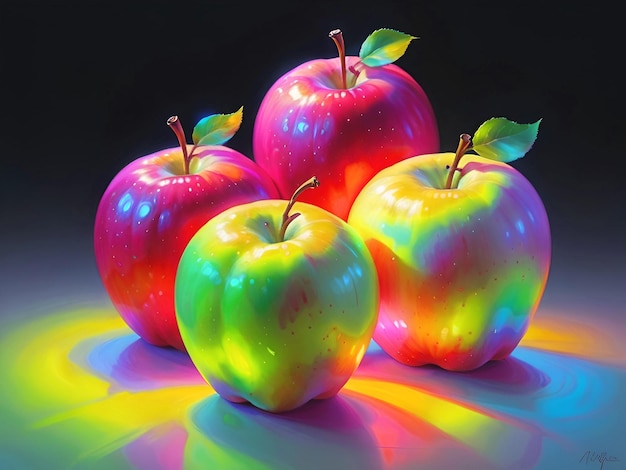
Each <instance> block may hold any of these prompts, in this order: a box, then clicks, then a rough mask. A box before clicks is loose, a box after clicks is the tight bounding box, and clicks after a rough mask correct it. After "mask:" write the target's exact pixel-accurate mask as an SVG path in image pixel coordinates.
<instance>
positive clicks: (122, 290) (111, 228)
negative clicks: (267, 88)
mask: <svg viewBox="0 0 626 470" xmlns="http://www.w3.org/2000/svg"><path fill="white" fill-rule="evenodd" d="M242 113H243V108H240V109H239V110H238V111H237V112H235V113H232V114H227V115H212V116H209V117H207V118H204V119H202V120H201V121H200V122H198V124H197V125H196V127H195V128H194V131H193V141H194V145H193V146H189V145H187V143H186V141H185V135H184V132H183V130H182V126H181V124H180V121H179V120H178V118H177V117H175V116H174V117H172V118H170V119H169V120H168V125H170V127H171V128H172V129H173V130H174V132H175V133H176V135H177V137H178V140H179V143H180V147H178V148H168V149H164V150H160V151H158V152H155V153H153V154H150V155H147V156H144V157H141V158H139V159H137V160H135V161H133V162H131V163H130V164H128V165H127V166H126V167H125V168H123V169H122V170H121V171H120V172H119V173H118V174H117V175H116V176H115V177H114V178H113V180H112V181H111V183H110V184H109V186H108V187H107V189H106V191H105V192H104V195H103V196H102V199H101V200H100V204H99V206H98V210H97V213H96V220H95V228H94V248H95V257H96V264H97V268H98V271H99V273H100V276H101V278H102V282H103V284H104V287H105V288H106V291H107V293H108V295H109V296H110V298H111V301H112V303H113V305H114V306H115V308H116V309H117V310H118V312H119V314H120V315H121V317H122V318H123V319H124V321H126V323H127V324H128V325H129V326H130V328H131V329H132V330H134V331H135V332H136V333H137V334H138V335H139V336H140V337H142V338H143V339H144V340H146V341H147V342H148V343H151V344H154V345H157V346H172V347H174V348H176V349H180V350H185V346H184V344H183V341H182V339H181V336H180V332H179V330H178V326H177V323H176V317H175V312H174V281H175V277H176V269H177V267H178V261H179V259H180V256H181V255H182V252H183V250H184V248H185V246H186V245H187V243H188V242H189V240H190V239H191V237H192V236H193V235H194V234H195V233H196V231H197V230H198V229H199V228H200V227H202V226H203V225H204V224H205V223H206V222H207V221H208V220H209V219H211V218H212V217H213V216H215V215H217V214H218V213H220V212H222V211H224V210H225V209H228V208H230V207H232V206H235V205H238V204H243V203H246V202H252V201H256V200H260V199H266V198H276V197H278V191H277V189H276V186H275V185H274V182H273V181H272V179H271V178H270V176H269V175H268V174H267V173H266V172H265V171H264V170H263V169H262V168H260V167H259V166H258V165H257V164H256V163H255V162H253V161H252V160H251V159H250V158H248V157H247V156H245V155H243V154H241V153H240V152H238V151H236V150H234V149H232V148H228V147H225V146H223V145H221V144H223V143H224V142H226V141H227V140H228V139H230V138H231V137H232V135H233V134H234V133H235V132H236V131H237V130H238V129H239V126H240V124H241V119H242Z"/></svg>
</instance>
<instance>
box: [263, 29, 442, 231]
mask: <svg viewBox="0 0 626 470" xmlns="http://www.w3.org/2000/svg"><path fill="white" fill-rule="evenodd" d="M330 37H331V38H332V39H333V41H334V42H335V44H336V45H337V49H338V51H339V57H338V58H332V59H316V60H310V61H307V62H305V63H302V64H301V65H299V66H297V67H295V68H294V69H292V70H290V71H289V72H287V73H285V74H284V75H283V76H282V77H280V78H279V79H278V80H277V81H276V82H275V83H274V84H273V85H272V86H271V87H270V89H269V90H268V91H267V93H266V95H265V97H264V98H263V101H262V103H261V105H260V108H259V110H258V113H257V116H256V119H255V122H254V131H253V154H254V159H255V161H256V162H257V163H258V164H259V165H260V166H261V167H263V168H264V169H265V170H267V172H268V173H269V174H270V175H271V176H272V178H273V179H274V181H275V182H276V184H277V186H278V189H279V191H280V193H281V195H282V197H283V198H289V197H290V195H291V194H292V193H293V192H294V190H295V189H296V187H297V186H298V184H299V183H300V182H301V181H304V180H305V179H306V178H308V177H309V176H310V175H312V174H315V175H317V176H318V177H320V178H321V179H323V181H324V185H323V186H322V187H320V188H319V189H318V190H316V191H310V192H309V193H307V194H304V195H303V199H302V201H303V202H309V203H312V204H315V205H317V206H319V207H322V208H324V209H326V210H328V211H330V212H332V213H333V214H335V215H337V216H338V217H340V218H342V219H344V220H345V219H347V217H348V212H349V210H350V206H351V205H352V202H353V201H354V199H355V198H356V196H357V194H358V192H359V191H360V190H361V189H362V188H363V186H365V184H366V183H367V181H368V180H369V179H370V178H372V177H373V176H374V175H375V174H376V173H377V172H378V171H380V170H381V169H383V168H385V167H387V166H390V165H391V164H393V163H396V162H398V161H400V160H402V159H404V158H408V157H411V156H413V155H418V154H422V153H430V152H437V151H439V134H438V129H437V122H436V119H435V114H434V112H433V109H432V107H431V104H430V101H429V99H428V97H427V95H426V93H425V92H424V90H423V89H422V87H421V86H420V85H419V84H418V83H417V82H416V81H415V80H414V79H413V78H412V77H411V76H410V75H409V74H408V73H407V72H406V71H404V70H403V69H401V68H400V67H398V66H397V65H395V64H393V62H394V61H396V60H397V59H398V58H400V57H401V56H402V55H403V54H404V53H405V51H406V49H407V47H408V45H409V43H410V42H411V41H412V40H413V39H415V37H414V36H410V35H408V34H405V33H401V32H398V31H395V30H392V29H379V30H376V31H374V32H373V33H372V34H371V35H370V36H368V38H367V39H366V40H365V42H364V43H363V44H362V46H361V49H360V52H359V56H358V57H356V56H346V54H345V46H344V41H343V35H342V33H341V31H340V30H334V31H331V33H330Z"/></svg>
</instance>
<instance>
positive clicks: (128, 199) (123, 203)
mask: <svg viewBox="0 0 626 470" xmlns="http://www.w3.org/2000/svg"><path fill="white" fill-rule="evenodd" d="M133 203H134V201H133V197H132V196H131V194H130V193H128V192H127V193H124V195H123V196H122V197H121V198H120V200H119V201H118V203H117V213H118V214H119V215H120V216H128V214H129V213H130V211H131V209H132V208H133Z"/></svg>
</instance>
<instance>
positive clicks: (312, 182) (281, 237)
mask: <svg viewBox="0 0 626 470" xmlns="http://www.w3.org/2000/svg"><path fill="white" fill-rule="evenodd" d="M319 185H320V182H319V180H318V179H317V178H316V177H315V176H313V177H312V178H311V179H309V180H307V181H306V182H305V183H303V184H301V185H300V187H299V188H298V189H296V192H294V193H293V196H291V199H290V200H289V203H288V204H287V208H286V209H285V212H283V223H282V225H281V226H280V233H279V234H278V241H281V242H282V241H285V232H286V231H287V227H289V224H290V223H291V222H293V221H294V220H295V219H296V218H297V217H298V216H300V212H296V213H295V214H291V215H289V211H290V210H291V208H292V207H293V205H294V204H295V203H296V199H298V197H299V196H300V194H302V193H303V192H304V191H306V190H307V189H313V188H317V187H318V186H319Z"/></svg>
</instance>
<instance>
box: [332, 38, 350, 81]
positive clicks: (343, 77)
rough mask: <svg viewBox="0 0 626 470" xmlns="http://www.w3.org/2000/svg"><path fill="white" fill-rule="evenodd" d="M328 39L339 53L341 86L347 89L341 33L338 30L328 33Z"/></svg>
mask: <svg viewBox="0 0 626 470" xmlns="http://www.w3.org/2000/svg"><path fill="white" fill-rule="evenodd" d="M328 37H329V38H331V39H332V40H333V41H334V42H335V45H336V46H337V50H338V51H339V61H340V62H341V85H342V87H343V88H344V89H346V88H348V85H347V81H346V46H345V44H344V42H343V33H342V32H341V30H340V29H333V30H332V31H331V32H330V33H328Z"/></svg>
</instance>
